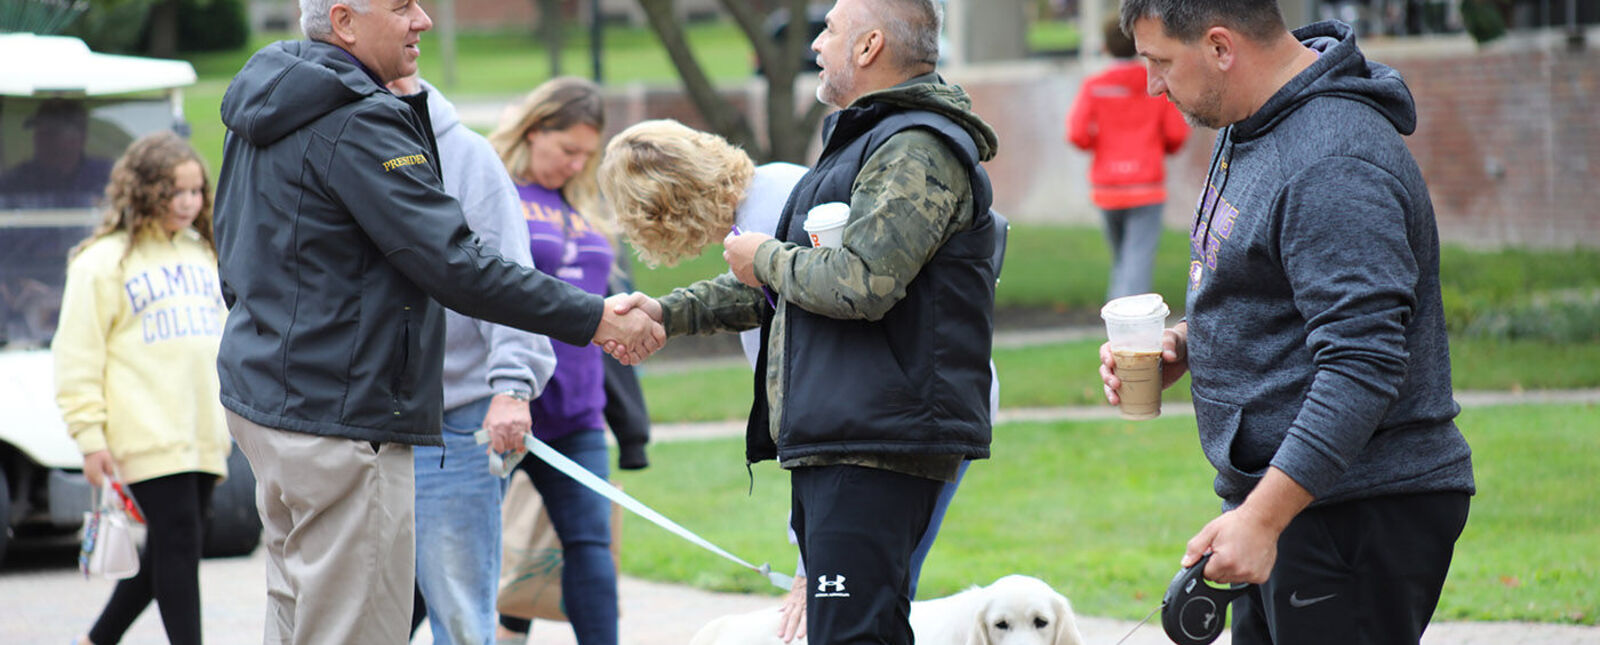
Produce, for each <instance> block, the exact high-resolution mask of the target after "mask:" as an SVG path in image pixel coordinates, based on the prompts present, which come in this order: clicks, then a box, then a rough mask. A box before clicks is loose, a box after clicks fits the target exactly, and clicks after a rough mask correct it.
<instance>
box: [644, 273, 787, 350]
mask: <svg viewBox="0 0 1600 645" xmlns="http://www.w3.org/2000/svg"><path fill="white" fill-rule="evenodd" d="M766 306H769V305H767V300H766V298H765V297H764V296H763V295H762V293H761V290H760V289H754V288H751V287H748V286H745V285H744V284H743V283H741V282H739V280H738V279H737V278H735V277H733V274H732V273H724V274H722V275H719V276H717V277H715V278H710V279H707V280H701V281H699V282H696V283H694V284H691V285H689V286H687V287H680V288H677V289H673V290H672V293H669V294H667V295H665V296H662V297H661V315H662V320H661V326H662V327H664V328H665V329H666V331H667V336H683V335H688V334H711V333H715V332H719V331H744V330H746V329H755V328H756V327H760V326H761V308H762V307H766Z"/></svg>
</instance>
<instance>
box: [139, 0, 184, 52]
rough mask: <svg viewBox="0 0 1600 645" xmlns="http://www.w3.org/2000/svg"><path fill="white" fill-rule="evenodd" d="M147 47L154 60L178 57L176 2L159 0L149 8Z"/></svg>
mask: <svg viewBox="0 0 1600 645" xmlns="http://www.w3.org/2000/svg"><path fill="white" fill-rule="evenodd" d="M149 38H150V40H149V46H148V47H146V48H145V52H146V53H147V54H149V55H150V56H154V57H156V58H177V57H178V0H161V1H160V2H157V3H155V4H154V5H152V6H151V7H150V32H149Z"/></svg>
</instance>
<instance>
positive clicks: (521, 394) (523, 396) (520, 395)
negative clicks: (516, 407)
mask: <svg viewBox="0 0 1600 645" xmlns="http://www.w3.org/2000/svg"><path fill="white" fill-rule="evenodd" d="M495 395H497V396H498V395H505V396H509V397H511V398H513V399H516V400H518V401H522V402H523V403H527V402H528V401H532V400H533V395H532V394H531V393H529V392H528V391H527V390H501V391H499V392H495Z"/></svg>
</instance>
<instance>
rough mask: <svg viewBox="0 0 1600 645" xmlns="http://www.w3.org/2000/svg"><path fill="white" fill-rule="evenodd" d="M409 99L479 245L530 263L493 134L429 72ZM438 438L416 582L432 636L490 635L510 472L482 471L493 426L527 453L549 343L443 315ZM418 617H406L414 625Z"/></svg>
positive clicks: (481, 639)
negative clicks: (480, 436)
mask: <svg viewBox="0 0 1600 645" xmlns="http://www.w3.org/2000/svg"><path fill="white" fill-rule="evenodd" d="M389 89H390V91H392V92H394V93H395V94H396V95H399V96H405V97H408V98H410V97H417V98H422V97H425V98H426V100H427V111H428V120H429V121H430V122H431V123H432V125H433V134H434V138H435V139H436V140H437V141H438V144H439V165H440V166H441V167H442V168H444V175H443V177H442V179H443V180H444V192H445V193H447V194H449V195H450V196H451V197H454V198H456V200H457V201H459V202H461V213H462V214H463V215H465V216H466V218H467V225H468V226H470V227H471V228H472V231H473V232H474V233H477V234H478V239H479V240H481V241H482V242H483V244H484V246H485V247H486V248H490V249H493V250H495V251H496V252H498V253H499V254H500V255H501V257H504V258H505V259H507V260H510V261H512V262H515V263H517V264H520V265H522V266H525V267H528V268H533V258H532V256H530V255H529V254H528V244H527V237H528V228H527V224H526V223H525V222H524V221H523V218H522V202H521V201H520V200H519V199H518V198H517V187H516V185H515V184H512V183H511V175H510V174H507V173H506V169H505V166H504V165H502V164H501V163H500V156H499V155H497V154H495V151H494V148H493V147H492V146H490V145H489V142H488V140H486V139H484V138H483V135H480V134H478V133H476V132H473V131H472V130H471V129H469V128H467V127H466V126H464V125H462V124H461V119H460V117H458V116H457V114H456V107H455V106H454V105H452V104H451V103H450V101H449V100H448V99H446V98H445V97H444V94H441V93H440V92H439V90H438V89H437V88H435V87H433V86H432V85H429V84H428V82H427V81H424V80H422V79H420V78H418V77H416V76H407V77H404V78H401V79H399V80H396V81H394V82H391V83H389ZM444 343H445V345H444V433H443V434H444V445H443V446H417V447H415V448H413V449H412V457H413V461H414V463H415V468H416V488H417V506H416V514H417V519H418V522H417V590H418V592H419V593H420V594H421V596H422V599H423V600H425V601H426V609H423V606H422V605H420V604H419V606H418V607H417V609H419V610H422V611H420V612H418V613H419V614H421V613H426V614H427V618H428V620H429V623H430V626H431V627H432V630H433V642H434V643H436V644H437V645H449V644H451V643H460V644H477V645H482V644H486V643H489V642H491V641H493V640H494V626H495V596H496V594H497V593H498V590H499V576H500V505H501V501H502V499H503V498H504V494H505V480H504V479H502V478H500V477H497V476H495V475H494V474H493V473H491V472H490V471H489V455H488V453H487V452H485V448H486V447H485V446H479V445H477V439H476V437H475V434H476V432H477V430H478V429H480V428H482V429H484V430H488V431H489V435H490V438H491V445H490V446H487V447H490V448H493V449H495V450H496V451H497V452H510V451H520V450H523V446H522V441H523V435H524V434H527V433H528V432H529V431H530V429H531V428H532V427H533V417H532V415H531V413H530V412H529V409H528V401H529V400H531V399H533V398H536V397H538V396H539V393H540V392H542V391H543V390H544V386H545V384H546V383H549V382H550V374H551V373H553V372H554V371H555V367H556V355H555V351H554V350H552V349H551V347H550V340H549V339H547V338H545V337H544V336H540V335H538V334H534V333H530V332H525V331H522V330H520V329H516V328H513V327H506V326H504V325H496V324H494V323H491V322H486V321H483V320H479V319H476V318H470V317H467V316H464V315H462V314H459V313H456V312H454V311H446V312H445V314H444ZM422 618H423V616H421V615H414V616H412V623H413V624H416V623H417V622H418V621H420V620H421V619H422Z"/></svg>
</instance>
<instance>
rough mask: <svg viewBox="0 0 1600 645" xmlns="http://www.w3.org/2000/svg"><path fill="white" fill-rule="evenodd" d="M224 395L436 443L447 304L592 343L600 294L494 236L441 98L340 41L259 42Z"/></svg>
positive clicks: (231, 188) (338, 432)
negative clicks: (410, 93)
mask: <svg viewBox="0 0 1600 645" xmlns="http://www.w3.org/2000/svg"><path fill="white" fill-rule="evenodd" d="M222 121H223V123H224V124H225V125H226V126H227V127H228V135H227V143H226V148H225V151H224V154H223V162H222V172H221V177H220V179H219V181H218V186H217V206H216V232H217V256H218V260H219V263H220V265H221V267H220V269H221V271H220V273H221V276H222V282H223V297H224V298H225V299H226V301H227V303H228V305H229V307H230V311H229V314H228V323H227V327H226V329H225V331H224V332H223V337H222V347H221V349H220V352H219V355H218V359H217V368H218V372H219V374H220V376H221V385H222V402H223V405H224V406H226V407H227V408H228V409H230V410H232V411H234V412H235V413H237V414H239V415H240V416H243V417H245V418H247V419H249V420H251V421H253V422H255V423H258V424H261V425H264V426H268V427H272V428H280V429H284V430H293V431H298V432H306V433H311V434H319V435H331V436H339V437H348V438H352V439H363V440H368V441H393V442H399V443H408V444H433V445H437V444H439V443H440V439H439V426H440V418H441V415H442V407H443V406H442V387H441V372H442V365H443V351H444V313H443V309H441V308H440V306H439V305H440V304H441V303H442V304H444V305H445V306H447V307H450V308H451V309H454V310H456V311H459V312H461V313H463V314H466V315H468V316H472V317H474V318H482V319H484V320H489V321H492V322H496V323H500V324H504V325H509V326H514V327H518V328H522V329H526V330H528V331H534V332H538V333H543V334H547V335H549V336H550V337H551V338H554V339H556V340H561V341H565V342H568V343H572V344H585V343H587V342H589V340H590V338H592V337H593V334H594V331H595V329H596V327H598V325H599V322H600V316H601V311H602V307H603V305H602V303H601V299H600V298H599V297H597V296H593V295H591V294H587V293H584V292H583V291H582V290H580V289H577V288H575V287H572V286H570V285H568V284H566V283H565V282H562V281H561V280H557V279H554V278H551V277H548V276H546V275H544V274H542V273H539V272H537V271H534V270H531V269H528V268H526V267H522V266H519V265H517V264H515V263H512V262H508V261H506V260H504V259H503V258H501V257H500V256H498V255H496V254H495V253H494V252H492V251H489V250H486V249H484V248H483V247H482V246H481V245H480V244H479V241H478V239H477V237H476V236H474V235H473V233H472V231H471V230H470V229H469V228H468V227H467V223H466V220H465V219H464V218H463V217H462V214H461V207H460V205H459V204H457V203H456V200H455V199H453V198H451V197H450V196H449V195H447V194H445V192H444V190H443V188H442V184H441V182H440V168H439V166H438V159H439V155H438V152H437V150H436V149H435V145H434V139H433V132H432V131H431V128H430V126H429V124H428V122H427V111H426V109H424V108H423V106H422V105H421V104H420V102H419V104H418V105H417V106H415V109H414V107H413V106H412V105H410V104H408V103H407V102H405V101H403V100H401V99H399V98H396V97H395V96H394V95H392V94H390V93H389V92H388V91H387V90H385V89H384V88H383V87H382V86H380V85H379V84H378V82H377V80H376V79H374V78H373V77H372V76H371V75H370V74H369V73H367V71H366V70H365V69H364V68H362V67H361V66H360V64H359V63H357V62H356V60H355V58H353V57H351V56H350V55H349V54H348V53H346V52H345V51H344V50H342V49H339V48H337V47H334V46H332V45H328V44H325V43H320V42H304V41H302V42H280V43H275V44H273V45H269V46H267V47H265V48H263V49H262V50H261V51H259V52H256V54H255V55H254V56H252V57H251V59H250V61H249V62H248V63H246V64H245V66H244V69H242V70H240V72H239V74H238V75H237V76H235V77H234V80H233V83H232V84H231V85H229V86H228V91H227V94H226V95H225V96H224V97H223V102H222Z"/></svg>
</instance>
